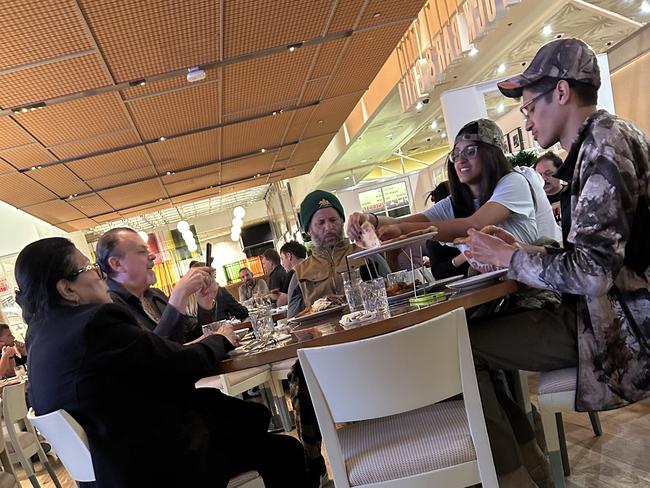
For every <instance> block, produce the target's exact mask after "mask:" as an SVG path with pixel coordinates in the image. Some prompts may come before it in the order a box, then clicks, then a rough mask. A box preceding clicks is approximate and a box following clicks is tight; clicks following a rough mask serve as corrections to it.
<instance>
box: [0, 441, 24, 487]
mask: <svg viewBox="0 0 650 488" xmlns="http://www.w3.org/2000/svg"><path fill="white" fill-rule="evenodd" d="M0 462H1V463H2V471H0V488H20V484H19V483H18V481H16V473H15V472H14V467H13V465H12V464H11V461H10V460H9V453H8V452H7V445H6V443H5V437H4V435H3V433H2V429H0Z"/></svg>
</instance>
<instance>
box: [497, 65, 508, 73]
mask: <svg viewBox="0 0 650 488" xmlns="http://www.w3.org/2000/svg"><path fill="white" fill-rule="evenodd" d="M505 72H506V65H505V64H504V63H501V64H500V65H499V67H498V68H497V73H499V74H500V75H502V74H503V73H505Z"/></svg>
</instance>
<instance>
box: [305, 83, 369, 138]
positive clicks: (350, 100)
mask: <svg viewBox="0 0 650 488" xmlns="http://www.w3.org/2000/svg"><path fill="white" fill-rule="evenodd" d="M363 93H364V92H363V91H359V92H356V93H351V94H349V95H343V96H340V97H336V98H328V99H327V100H323V101H321V102H320V103H319V104H318V107H317V108H316V110H315V112H314V116H313V117H312V118H311V120H310V121H309V125H308V126H307V128H306V129H305V132H304V133H303V134H302V137H303V138H305V139H307V138H310V137H314V136H319V135H322V134H329V133H331V132H336V131H338V130H339V128H340V127H341V114H349V113H350V112H352V109H353V108H354V107H355V106H356V104H357V103H358V102H359V99H360V98H361V95H363Z"/></svg>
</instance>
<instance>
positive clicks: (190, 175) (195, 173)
mask: <svg viewBox="0 0 650 488" xmlns="http://www.w3.org/2000/svg"><path fill="white" fill-rule="evenodd" d="M220 172H221V163H213V164H207V165H205V166H202V167H200V168H195V169H187V170H184V171H179V172H175V173H172V174H169V175H167V174H166V175H163V176H161V179H162V182H163V184H165V185H169V184H172V183H179V182H182V181H185V180H190V179H200V178H202V177H208V176H209V177H211V176H215V175H216V176H219V173H220ZM209 185H212V183H210V184H206V185H203V186H204V187H206V186H209Z"/></svg>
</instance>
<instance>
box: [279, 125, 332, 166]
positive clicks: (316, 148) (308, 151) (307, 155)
mask: <svg viewBox="0 0 650 488" xmlns="http://www.w3.org/2000/svg"><path fill="white" fill-rule="evenodd" d="M335 135H336V132H333V133H331V134H324V135H322V136H318V137H314V138H312V139H305V140H303V141H300V143H299V144H298V146H297V147H296V149H295V151H294V152H293V155H292V156H291V159H290V160H289V162H290V164H291V166H294V165H296V164H302V163H307V162H311V161H313V162H316V161H318V158H320V155H321V154H323V151H324V150H325V148H326V147H327V145H328V144H329V143H330V141H331V140H332V138H333V137H334V136H335Z"/></svg>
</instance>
